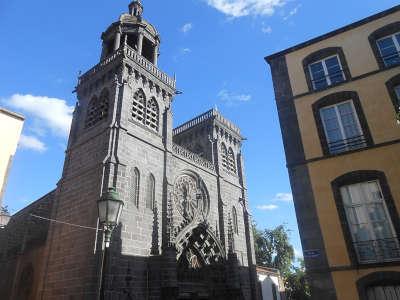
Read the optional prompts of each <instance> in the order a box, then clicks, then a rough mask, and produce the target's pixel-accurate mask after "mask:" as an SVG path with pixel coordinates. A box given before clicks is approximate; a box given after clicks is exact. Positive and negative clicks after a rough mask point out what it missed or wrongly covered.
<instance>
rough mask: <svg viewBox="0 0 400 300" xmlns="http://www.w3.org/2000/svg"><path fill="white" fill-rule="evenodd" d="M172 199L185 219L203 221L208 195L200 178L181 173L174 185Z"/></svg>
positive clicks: (207, 205) (206, 212) (206, 210)
mask: <svg viewBox="0 0 400 300" xmlns="http://www.w3.org/2000/svg"><path fill="white" fill-rule="evenodd" d="M174 201H175V205H176V208H177V210H178V212H179V213H180V214H181V215H182V216H183V218H184V219H185V220H188V221H193V220H199V221H203V220H205V219H206V218H207V216H208V212H209V197H208V193H207V190H206V188H205V185H204V183H203V182H202V180H201V179H200V178H198V177H196V176H195V175H192V174H183V175H181V176H179V177H178V178H177V180H176V181H175V185H174Z"/></svg>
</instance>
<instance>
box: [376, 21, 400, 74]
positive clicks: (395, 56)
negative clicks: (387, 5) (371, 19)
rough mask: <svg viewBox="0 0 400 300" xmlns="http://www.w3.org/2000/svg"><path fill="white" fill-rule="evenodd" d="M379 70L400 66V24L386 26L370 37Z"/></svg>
mask: <svg viewBox="0 0 400 300" xmlns="http://www.w3.org/2000/svg"><path fill="white" fill-rule="evenodd" d="M369 42H370V44H371V48H372V51H373V52H374V54H375V57H376V60H377V62H378V65H379V68H381V69H384V68H388V67H392V66H397V65H399V64H400V22H394V23H391V24H388V25H385V26H383V27H381V28H379V29H378V30H376V31H374V32H373V33H371V34H370V36H369Z"/></svg>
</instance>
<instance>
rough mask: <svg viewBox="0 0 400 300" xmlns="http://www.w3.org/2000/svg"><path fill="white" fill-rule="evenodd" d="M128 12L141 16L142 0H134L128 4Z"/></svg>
mask: <svg viewBox="0 0 400 300" xmlns="http://www.w3.org/2000/svg"><path fill="white" fill-rule="evenodd" d="M129 13H130V14H131V15H132V16H135V17H138V18H141V17H142V14H143V4H142V0H134V1H132V2H131V4H129Z"/></svg>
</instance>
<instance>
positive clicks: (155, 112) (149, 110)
mask: <svg viewBox="0 0 400 300" xmlns="http://www.w3.org/2000/svg"><path fill="white" fill-rule="evenodd" d="M158 120H159V109H158V104H157V101H156V99H154V98H151V99H150V101H148V102H147V105H146V126H147V127H150V128H151V129H153V130H155V131H158Z"/></svg>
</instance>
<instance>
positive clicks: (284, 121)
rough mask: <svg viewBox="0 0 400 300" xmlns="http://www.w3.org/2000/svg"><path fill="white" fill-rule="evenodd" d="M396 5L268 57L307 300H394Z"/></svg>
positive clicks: (399, 137) (398, 197)
mask: <svg viewBox="0 0 400 300" xmlns="http://www.w3.org/2000/svg"><path fill="white" fill-rule="evenodd" d="M399 21H400V6H395V7H393V8H391V9H388V10H386V11H383V12H381V13H379V14H376V15H373V16H370V17H368V18H366V19H363V20H360V21H358V22H356V23H353V24H350V25H348V26H345V27H343V28H340V29H337V30H335V31H333V32H330V33H327V34H325V35H323V36H320V37H317V38H314V39H312V40H310V41H307V42H304V43H302V44H299V45H296V46H294V47H292V48H289V49H286V50H283V51H281V52H279V53H275V54H273V55H271V56H268V57H267V58H266V60H267V61H268V63H269V64H270V66H271V70H272V75H273V80H274V88H275V95H276V103H277V106H278V112H279V118H280V123H281V130H282V136H283V140H284V145H285V152H286V160H287V166H288V171H289V176H290V181H291V185H292V190H293V195H294V200H295V208H296V214H297V219H298V225H299V230H300V235H301V241H302V246H303V252H304V257H305V264H306V268H307V273H308V275H309V278H310V284H311V288H312V292H313V299H325V300H328V299H340V300H357V299H360V300H374V299H379V300H381V299H382V300H386V299H400V241H399V235H400V221H399V210H400V185H399V178H400V126H399V124H398V122H397V120H396V117H398V113H399V106H400V22H399Z"/></svg>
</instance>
